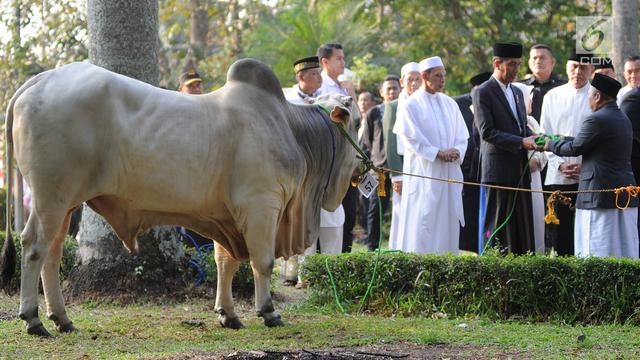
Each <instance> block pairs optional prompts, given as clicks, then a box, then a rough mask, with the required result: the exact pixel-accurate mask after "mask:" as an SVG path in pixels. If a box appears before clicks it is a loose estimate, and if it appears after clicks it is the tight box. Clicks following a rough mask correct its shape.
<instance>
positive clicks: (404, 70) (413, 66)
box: [400, 61, 420, 77]
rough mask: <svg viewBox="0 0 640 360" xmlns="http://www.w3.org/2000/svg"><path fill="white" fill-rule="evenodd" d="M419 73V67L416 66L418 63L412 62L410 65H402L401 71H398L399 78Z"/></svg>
mask: <svg viewBox="0 0 640 360" xmlns="http://www.w3.org/2000/svg"><path fill="white" fill-rule="evenodd" d="M414 71H415V72H420V67H419V66H418V63H417V62H415V61H412V62H410V63H406V64H404V65H402V69H400V77H404V76H405V75H407V74H408V73H410V72H414Z"/></svg>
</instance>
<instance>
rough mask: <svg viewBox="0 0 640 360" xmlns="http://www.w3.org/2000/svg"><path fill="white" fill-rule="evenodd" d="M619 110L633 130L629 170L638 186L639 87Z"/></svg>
mask: <svg viewBox="0 0 640 360" xmlns="http://www.w3.org/2000/svg"><path fill="white" fill-rule="evenodd" d="M620 110H622V112H623V113H624V114H625V115H627V117H628V118H629V120H631V127H632V128H633V146H632V148H631V170H633V175H634V177H635V178H636V184H640V87H637V88H635V89H633V90H631V91H629V92H628V93H627V95H626V96H625V97H624V99H623V100H622V104H620ZM639 216H640V213H639ZM638 231H640V218H638Z"/></svg>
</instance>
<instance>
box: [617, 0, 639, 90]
mask: <svg viewBox="0 0 640 360" xmlns="http://www.w3.org/2000/svg"><path fill="white" fill-rule="evenodd" d="M612 5H613V61H614V67H615V68H616V75H617V77H618V80H620V82H622V83H624V82H625V80H624V76H623V75H622V73H623V70H624V59H625V58H626V57H628V56H631V55H637V54H638V0H613V3H612Z"/></svg>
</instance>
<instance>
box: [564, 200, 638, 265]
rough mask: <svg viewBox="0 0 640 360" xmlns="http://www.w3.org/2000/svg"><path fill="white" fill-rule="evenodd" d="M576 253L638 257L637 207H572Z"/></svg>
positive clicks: (582, 255) (580, 254)
mask: <svg viewBox="0 0 640 360" xmlns="http://www.w3.org/2000/svg"><path fill="white" fill-rule="evenodd" d="M574 226H575V240H574V241H575V254H576V256H581V257H585V256H602V257H627V258H634V259H637V258H638V251H639V249H638V208H628V209H626V210H618V209H593V210H587V209H576V221H575V225H574Z"/></svg>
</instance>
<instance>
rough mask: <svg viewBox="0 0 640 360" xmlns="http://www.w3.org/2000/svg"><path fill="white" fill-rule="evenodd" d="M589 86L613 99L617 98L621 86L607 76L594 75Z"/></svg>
mask: <svg viewBox="0 0 640 360" xmlns="http://www.w3.org/2000/svg"><path fill="white" fill-rule="evenodd" d="M591 86H593V87H594V88H596V89H598V90H599V91H600V92H602V93H604V94H605V95H607V96H609V97H612V98H614V99H615V98H616V97H617V96H618V91H620V88H621V87H622V84H620V83H619V82H618V81H617V80H616V79H613V78H610V77H608V76H607V75H602V74H595V75H594V76H593V80H592V81H591Z"/></svg>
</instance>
